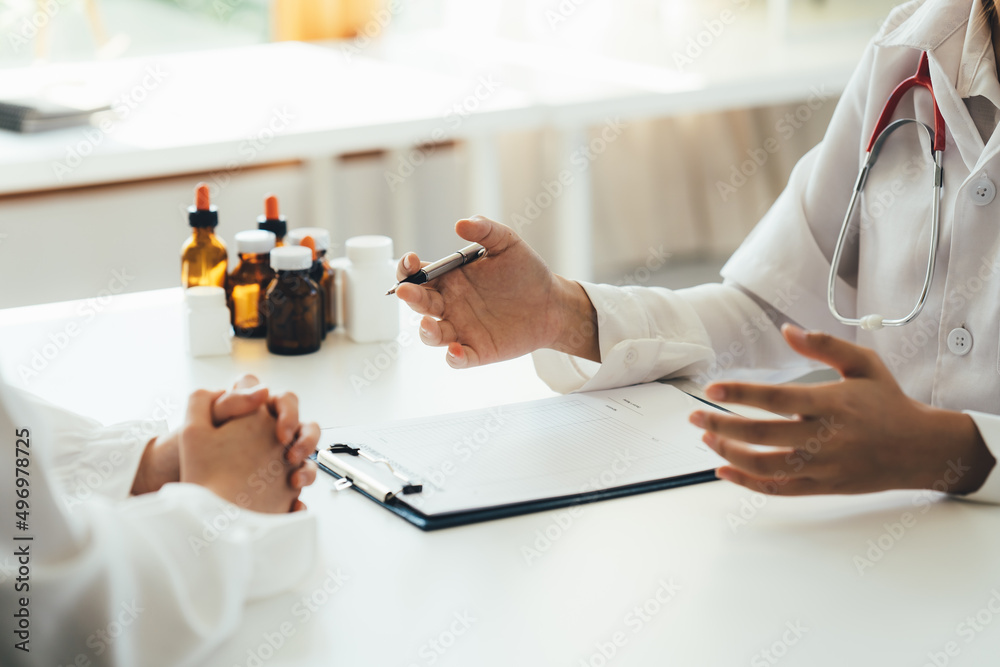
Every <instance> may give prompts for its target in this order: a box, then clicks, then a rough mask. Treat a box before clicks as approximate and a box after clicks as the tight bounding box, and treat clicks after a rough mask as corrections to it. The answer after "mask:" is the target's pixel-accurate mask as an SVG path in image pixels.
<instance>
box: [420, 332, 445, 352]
mask: <svg viewBox="0 0 1000 667" xmlns="http://www.w3.org/2000/svg"><path fill="white" fill-rule="evenodd" d="M420 337H421V338H430V337H431V332H430V331H428V330H427V329H425V328H423V327H420ZM448 354H451V351H450V350H449V351H448Z"/></svg>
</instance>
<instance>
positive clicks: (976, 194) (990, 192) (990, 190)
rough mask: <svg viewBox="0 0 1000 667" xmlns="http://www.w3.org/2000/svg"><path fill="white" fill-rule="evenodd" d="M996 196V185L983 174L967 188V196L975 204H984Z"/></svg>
mask: <svg viewBox="0 0 1000 667" xmlns="http://www.w3.org/2000/svg"><path fill="white" fill-rule="evenodd" d="M996 196H997V186H995V185H993V181H991V180H990V179H988V178H986V177H985V176H983V177H982V178H980V179H979V180H978V181H976V183H975V184H974V185H973V186H972V187H971V188H970V189H969V198H970V199H971V200H972V203H973V204H975V205H977V206H986V205H987V204H989V203H990V202H992V201H993V198H994V197H996Z"/></svg>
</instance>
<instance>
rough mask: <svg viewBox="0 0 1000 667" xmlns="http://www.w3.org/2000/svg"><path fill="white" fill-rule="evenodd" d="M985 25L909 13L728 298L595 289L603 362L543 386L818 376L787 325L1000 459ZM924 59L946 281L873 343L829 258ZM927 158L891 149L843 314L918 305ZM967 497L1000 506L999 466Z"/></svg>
mask: <svg viewBox="0 0 1000 667" xmlns="http://www.w3.org/2000/svg"><path fill="white" fill-rule="evenodd" d="M981 11H982V10H981V7H980V2H979V0H953V1H946V0H926V1H923V0H920V1H916V2H910V3H908V4H906V5H902V6H900V7H897V8H896V9H895V10H894V11H893V12H892V14H891V15H890V17H889V19H888V20H887V22H886V24H885V25H884V26H883V27H882V29H881V30H880V31H879V33H878V34H877V35H876V36H875V38H874V39H873V41H872V43H871V44H870V45H869V47H868V48H867V50H866V51H865V54H864V56H863V58H862V60H861V63H860V64H859V65H858V68H857V70H856V71H855V73H854V75H853V77H852V78H851V80H850V82H849V83H848V85H847V87H846V90H845V91H844V94H843V96H842V98H841V99H840V102H839V103H838V105H837V108H836V110H835V112H834V115H833V118H832V120H831V122H830V126H829V128H828V130H827V134H826V136H825V138H824V139H823V141H822V142H821V143H820V144H819V145H818V146H816V147H815V148H814V149H813V150H812V151H810V152H809V153H808V154H807V155H806V156H805V157H803V158H802V160H801V161H800V162H799V164H798V165H797V166H796V168H795V170H794V171H793V173H792V175H791V177H790V179H789V182H788V186H787V187H786V188H785V190H784V192H783V193H782V194H781V196H780V197H779V198H778V200H777V201H776V202H775V204H774V206H773V207H772V208H771V210H770V211H769V212H768V213H767V214H766V215H765V216H764V218H763V219H762V220H761V221H760V223H759V224H758V225H757V227H756V228H755V229H754V231H753V232H752V233H751V234H750V236H749V237H748V238H747V239H746V241H745V242H744V243H743V245H742V246H741V247H740V248H739V250H737V252H736V253H735V254H734V255H733V257H732V258H731V259H730V260H729V262H728V263H727V264H726V265H725V267H724V268H723V270H722V275H723V278H724V279H725V283H724V284H723V285H707V286H702V287H698V288H694V289H690V290H679V291H675V292H672V291H669V290H665V289H659V288H640V287H631V288H628V287H626V288H619V287H611V286H607V285H591V284H584V288H585V289H586V290H587V292H588V294H589V295H590V298H591V300H592V301H593V303H594V305H595V307H596V309H597V312H598V318H599V325H600V334H599V337H600V348H601V358H602V361H603V363H602V364H601V365H600V366H597V365H594V364H591V363H588V362H583V361H581V360H579V359H574V358H571V357H568V356H567V355H561V354H557V353H555V352H551V351H542V352H538V353H536V354H535V365H536V368H537V370H538V371H539V373H540V375H541V376H542V378H543V379H545V380H546V381H547V382H548V383H549V384H550V385H551V386H552V387H553V388H555V389H557V390H559V391H574V390H587V389H598V388H605V387H609V386H622V385H627V384H632V383H635V382H643V381H649V380H653V379H656V378H661V377H669V376H681V375H693V376H695V377H698V378H700V379H702V380H703V381H704V380H713V379H716V378H718V377H721V376H723V375H726V374H728V373H729V371H730V370H731V369H734V368H748V369H758V370H761V371H763V370H769V371H775V370H778V371H789V370H796V369H797V370H805V369H807V368H808V365H807V364H806V363H805V361H804V360H803V359H801V358H800V357H797V355H795V354H794V353H792V352H791V350H789V349H788V348H787V346H786V345H785V343H784V341H783V340H782V339H781V336H780V332H779V330H778V327H777V326H775V324H774V323H777V324H778V325H780V323H781V322H782V321H784V320H786V319H787V320H791V321H793V322H796V323H799V324H801V325H802V326H805V327H807V328H810V329H821V330H825V331H827V332H829V333H831V334H834V335H836V336H839V337H841V338H845V339H847V340H851V341H855V342H857V343H858V344H861V345H864V346H866V347H870V348H873V349H874V350H876V351H877V352H878V353H879V355H880V356H881V357H882V359H883V361H885V362H886V364H887V365H888V366H889V368H890V369H891V370H892V372H893V374H894V375H895V377H896V378H897V380H898V381H899V383H900V385H901V386H902V388H903V390H904V391H905V392H906V393H907V394H908V395H909V396H912V397H913V398H915V399H918V400H920V401H923V402H925V403H930V404H933V405H936V406H940V407H943V408H948V409H954V410H964V411H966V412H968V413H969V414H970V415H971V416H972V417H973V419H974V420H975V422H976V425H977V426H978V428H979V431H980V433H981V434H982V436H983V438H984V440H985V441H986V443H987V445H988V446H989V447H990V450H991V451H992V453H993V454H994V456H995V457H997V459H998V460H1000V416H998V413H1000V351H998V348H1000V197H997V198H995V199H990V198H989V197H986V198H985V199H990V200H989V201H984V198H983V197H982V196H977V195H976V194H975V193H976V190H977V188H978V187H979V186H981V185H988V186H992V187H987V188H986V190H991V189H992V190H995V189H996V187H997V186H998V185H1000V132H994V133H993V134H992V137H991V138H990V140H989V142H987V144H986V145H985V146H984V144H983V141H982V139H981V137H980V134H979V131H978V130H977V129H976V126H975V124H974V122H973V120H972V118H971V116H970V114H969V112H968V110H967V108H966V105H965V102H964V101H963V99H964V98H967V97H971V96H977V95H978V96H984V97H986V98H988V99H989V100H990V101H991V102H992V103H993V105H995V106H998V107H1000V82H998V81H997V72H996V65H995V62H994V55H993V47H992V42H991V39H990V29H989V25H988V23H986V22H985V21H983V20H982V17H981ZM970 19H973V20H970ZM923 50H926V51H928V52H929V57H930V71H931V80H932V84H933V87H934V91H935V94H936V97H937V102H938V105H939V107H940V109H941V113H942V115H943V117H944V120H945V124H946V126H947V146H946V149H945V153H944V170H945V171H944V193H943V197H942V201H941V231H940V241H939V246H938V255H937V262H936V267H935V268H936V272H935V276H934V283H933V286H932V287H931V291H930V295H929V297H928V299H927V304H926V306H925V307H924V309H923V312H922V313H921V314H920V315H919V317H918V318H917V319H916V320H915V321H914V322H912V323H910V324H908V325H906V326H904V327H897V328H886V329H882V330H879V331H872V332H868V331H862V330H860V329H858V328H856V327H847V326H844V325H841V324H840V323H839V322H837V321H836V320H835V319H834V318H833V317H832V315H831V314H830V312H829V310H828V308H827V297H826V292H827V278H828V275H829V270H830V258H831V257H832V256H833V250H834V245H835V242H836V239H837V235H838V233H839V231H840V226H841V223H842V221H843V218H844V214H845V213H846V210H847V205H848V202H849V199H850V194H851V191H852V188H853V186H854V183H855V181H856V179H857V175H858V170H859V168H860V166H861V164H862V163H863V161H864V156H865V152H866V148H867V143H868V140H869V138H870V137H871V133H872V131H873V129H874V125H875V123H876V121H877V119H878V117H879V114H880V113H881V111H882V108H883V106H884V105H885V102H886V100H888V98H889V95H890V93H891V92H892V90H893V89H894V88H895V87H896V85H897V84H898V83H899V82H900V81H902V80H903V79H905V78H907V77H909V76H911V75H913V74H914V73H915V72H916V69H917V63H918V60H919V58H920V54H921V51H923ZM932 114H933V111H932V104H931V100H930V97H929V96H928V95H927V92H926V91H925V90H923V89H917V91H916V92H915V93H911V94H908V95H907V96H906V97H905V98H904V99H903V101H902V102H901V103H900V105H899V107H898V110H897V113H896V117H897V118H900V117H910V118H913V117H915V118H917V119H918V120H920V121H922V122H924V123H926V124H928V125H930V126H931V127H933V125H934V121H933V115H932ZM929 154H930V147H929V145H928V142H927V139H926V137H925V136H924V135H923V134H922V133H921V134H920V135H919V139H918V136H917V131H916V129H915V128H914V127H912V126H911V127H910V128H904V129H901V130H898V131H897V132H896V133H895V134H894V135H893V136H892V138H891V139H890V140H889V141H888V143H887V144H886V146H885V148H884V149H883V152H882V154H881V156H880V158H879V161H878V163H877V164H876V166H875V168H874V171H873V172H872V174H871V176H870V177H869V179H868V183H867V185H866V188H865V191H864V194H863V198H862V200H861V202H860V209H861V215H860V225H858V223H857V222H856V223H855V225H856V226H857V227H858V229H855V230H854V231H855V232H856V233H854V234H853V240H852V242H851V243H849V244H848V245H847V246H846V249H845V252H844V260H843V263H842V266H841V270H840V274H839V275H840V280H839V285H838V303H839V304H840V308H841V312H842V313H844V314H845V315H848V316H851V315H864V314H869V313H879V314H881V315H883V316H885V317H887V318H888V317H900V316H902V315H905V314H907V313H908V312H909V311H910V309H911V308H912V307H913V305H914V304H915V303H916V300H917V296H918V294H919V291H920V288H921V286H922V284H923V280H924V272H925V268H926V263H927V259H926V258H927V250H928V243H929V237H930V206H931V169H930V166H929V165H930V162H929V159H928V156H929ZM856 220H857V218H856ZM958 328H964V329H965V330H967V331H968V337H969V338H970V339H971V341H972V343H971V349H969V350H967V351H966V353H965V354H958V353H956V352H954V351H952V350H951V349H949V345H948V340H949V334H950V333H951V332H952V331H953V330H955V329H958ZM785 376H786V377H787V376H788V374H787V373H786V374H785ZM772 377H774V376H773V375H772ZM971 497H975V498H977V499H983V500H989V501H993V502H1000V466H996V467H995V468H994V469H993V471H992V473H991V475H990V477H989V479H988V480H987V481H986V483H985V484H984V486H983V487H982V489H981V490H980V491H979V492H978V493H977V494H974V495H973V496H971Z"/></svg>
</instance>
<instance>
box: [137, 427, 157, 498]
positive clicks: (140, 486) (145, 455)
mask: <svg viewBox="0 0 1000 667" xmlns="http://www.w3.org/2000/svg"><path fill="white" fill-rule="evenodd" d="M155 445H156V438H153V439H152V440H150V441H149V442H147V443H146V447H145V449H143V450H142V457H141V458H140V459H139V467H138V468H137V469H136V471H135V479H134V480H132V491H131V493H132V495H133V496H141V495H142V494H144V493H150V492H151V491H153V490H154V489H152V488H150V487H151V485H150V482H149V470H150V469H151V468H152V466H153V458H154V456H155V453H154V447H155Z"/></svg>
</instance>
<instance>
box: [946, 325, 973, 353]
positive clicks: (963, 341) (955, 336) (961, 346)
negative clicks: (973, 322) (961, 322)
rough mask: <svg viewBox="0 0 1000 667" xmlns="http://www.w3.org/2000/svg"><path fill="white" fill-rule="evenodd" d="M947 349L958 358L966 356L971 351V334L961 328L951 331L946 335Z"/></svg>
mask: <svg viewBox="0 0 1000 667" xmlns="http://www.w3.org/2000/svg"><path fill="white" fill-rule="evenodd" d="M948 349H949V350H951V353H952V354H957V355H958V356H960V357H961V356H964V355H966V354H968V353H969V350H971V349H972V334H970V333H969V332H968V330H967V329H963V328H961V327H959V328H958V329H952V330H951V333H949V334H948Z"/></svg>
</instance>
